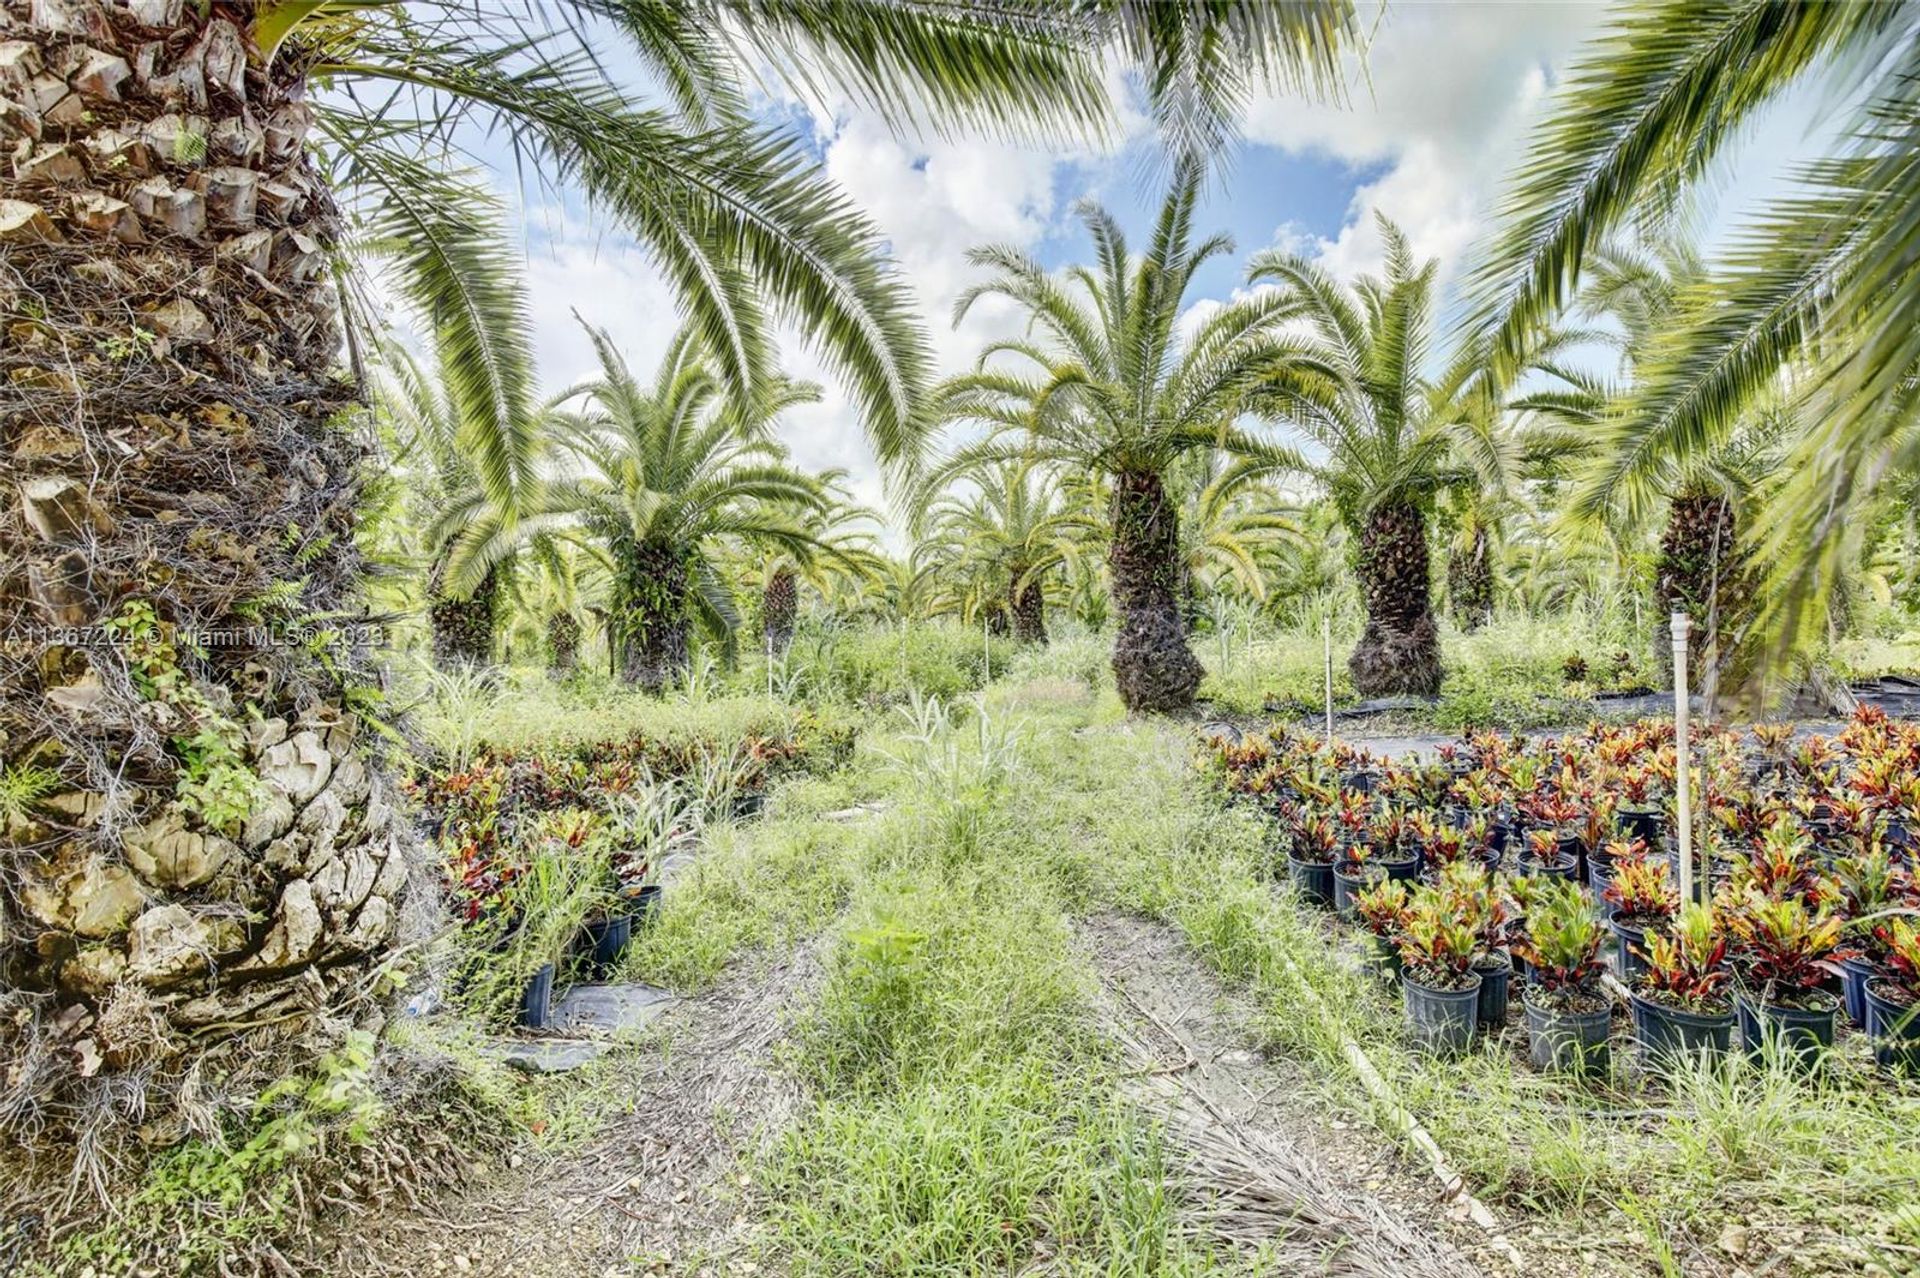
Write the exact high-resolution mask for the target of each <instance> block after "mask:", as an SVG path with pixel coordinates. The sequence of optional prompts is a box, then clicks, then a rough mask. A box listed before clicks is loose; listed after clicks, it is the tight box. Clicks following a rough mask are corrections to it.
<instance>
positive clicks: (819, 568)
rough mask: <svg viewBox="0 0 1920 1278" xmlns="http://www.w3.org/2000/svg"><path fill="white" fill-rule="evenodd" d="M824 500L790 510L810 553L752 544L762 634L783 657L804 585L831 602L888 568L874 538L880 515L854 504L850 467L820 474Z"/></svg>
mask: <svg viewBox="0 0 1920 1278" xmlns="http://www.w3.org/2000/svg"><path fill="white" fill-rule="evenodd" d="M816 478H817V479H818V481H819V484H820V488H821V492H822V504H821V505H818V506H815V505H812V504H806V505H802V506H798V507H795V508H794V509H793V510H792V511H790V512H789V514H790V515H791V516H792V517H793V519H794V520H795V521H796V522H797V523H798V524H799V526H800V528H801V529H802V530H803V531H804V532H805V533H806V535H807V537H808V538H809V539H810V541H811V542H812V546H811V547H810V548H809V549H808V552H807V553H805V554H795V553H793V552H791V551H788V550H783V549H779V548H773V549H772V553H770V554H769V553H766V549H767V548H765V547H763V546H759V545H752V544H749V545H748V546H746V548H745V551H746V553H747V554H748V555H749V556H750V557H751V562H752V564H753V568H752V573H751V575H752V577H753V583H752V584H753V585H754V587H755V589H756V590H757V591H758V592H759V595H760V640H761V643H762V644H763V645H764V646H765V651H766V652H767V654H768V655H770V656H774V657H779V656H782V655H784V654H785V653H786V651H787V649H788V647H790V646H791V645H792V643H793V632H794V626H795V624H796V622H797V620H798V617H799V611H800V588H801V586H803V585H805V586H810V587H811V588H812V589H813V590H814V591H815V592H816V593H818V594H819V595H820V596H821V597H822V598H824V599H826V600H828V601H829V603H831V602H832V601H833V600H834V599H836V598H837V597H838V596H840V595H841V594H842V593H857V592H858V591H859V589H860V588H861V587H862V586H864V585H866V584H867V583H869V582H871V581H873V580H875V579H876V578H878V577H879V576H880V575H882V574H883V573H884V572H885V567H884V560H883V559H882V557H881V554H880V551H879V548H878V545H877V543H876V541H875V539H874V534H873V528H874V527H875V526H876V525H878V524H879V522H880V517H879V515H878V514H876V513H875V512H874V511H872V510H869V509H868V508H867V507H865V506H861V505H857V504H855V503H854V502H853V501H852V500H851V498H850V497H849V496H848V494H847V490H846V478H847V475H846V472H845V471H844V470H829V471H825V472H823V473H822V474H820V475H819V476H817V477H816Z"/></svg>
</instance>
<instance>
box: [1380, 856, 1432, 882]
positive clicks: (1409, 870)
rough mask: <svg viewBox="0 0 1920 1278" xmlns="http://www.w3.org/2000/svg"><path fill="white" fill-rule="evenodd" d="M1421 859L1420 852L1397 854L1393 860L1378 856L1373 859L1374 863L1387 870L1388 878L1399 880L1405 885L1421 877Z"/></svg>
mask: <svg viewBox="0 0 1920 1278" xmlns="http://www.w3.org/2000/svg"><path fill="white" fill-rule="evenodd" d="M1420 859H1421V858H1420V854H1419V853H1418V852H1414V853H1411V854H1409V853H1406V852H1396V853H1394V854H1393V858H1392V859H1391V860H1389V859H1387V858H1386V857H1383V856H1376V857H1375V858H1374V859H1373V863H1374V864H1375V865H1377V866H1379V867H1380V868H1381V869H1383V870H1385V871H1386V872H1387V877H1388V878H1390V879H1399V880H1400V881H1401V882H1403V883H1411V882H1413V881H1414V880H1415V879H1417V878H1419V877H1420Z"/></svg>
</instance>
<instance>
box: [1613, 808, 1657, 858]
mask: <svg viewBox="0 0 1920 1278" xmlns="http://www.w3.org/2000/svg"><path fill="white" fill-rule="evenodd" d="M1616 819H1617V820H1618V821H1619V823H1620V828H1621V829H1622V830H1624V831H1626V834H1627V837H1628V838H1630V839H1639V840H1640V841H1641V842H1642V843H1645V844H1646V845H1647V846H1648V847H1649V848H1656V849H1657V848H1658V847H1659V846H1660V840H1661V838H1662V836H1664V835H1665V834H1666V831H1667V814H1666V813H1664V812H1662V811H1661V810H1660V809H1659V808H1655V807H1645V808H1621V809H1620V810H1619V812H1618V813H1617V814H1616Z"/></svg>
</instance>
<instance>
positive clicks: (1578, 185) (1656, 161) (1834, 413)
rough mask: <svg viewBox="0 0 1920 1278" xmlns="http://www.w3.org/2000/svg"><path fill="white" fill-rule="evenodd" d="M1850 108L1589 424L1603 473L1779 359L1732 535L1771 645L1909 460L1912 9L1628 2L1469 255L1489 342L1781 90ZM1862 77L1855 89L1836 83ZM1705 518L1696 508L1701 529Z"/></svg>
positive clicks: (1913, 301)
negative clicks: (1749, 564)
mask: <svg viewBox="0 0 1920 1278" xmlns="http://www.w3.org/2000/svg"><path fill="white" fill-rule="evenodd" d="M1821 78H1830V79H1831V82H1832V83H1833V85H1834V86H1835V88H1836V89H1839V90H1844V95H1843V100H1849V101H1854V102H1857V103H1858V105H1857V106H1856V107H1854V108H1853V110H1854V111H1855V114H1854V116H1853V117H1852V118H1851V119H1850V120H1849V121H1848V128H1847V131H1846V134H1845V137H1844V139H1843V141H1842V142H1841V143H1840V145H1839V147H1838V149H1837V150H1836V151H1835V153H1834V154H1832V155H1831V156H1829V157H1827V158H1825V159H1824V160H1822V161H1821V162H1819V163H1817V164H1815V165H1813V166H1811V168H1810V170H1809V171H1808V172H1807V173H1806V175H1805V177H1806V183H1805V186H1804V189H1803V190H1802V192H1800V193H1798V194H1795V195H1793V196H1791V197H1790V198H1788V199H1786V200H1783V201H1778V202H1776V203H1775V205H1774V206H1773V207H1772V208H1771V209H1770V210H1769V211H1768V212H1766V213H1765V214H1764V215H1762V216H1760V217H1758V218H1757V219H1755V221H1754V222H1753V223H1752V225H1751V227H1750V228H1749V231H1748V233H1747V234H1746V235H1745V236H1744V237H1743V238H1742V240H1741V242H1740V243H1739V244H1738V246H1737V247H1736V249H1735V250H1734V251H1733V253H1732V254H1731V255H1730V258H1729V260H1728V261H1727V262H1726V263H1725V265H1724V266H1723V268H1722V269H1721V270H1719V271H1718V272H1716V273H1715V274H1713V275H1712V276H1711V277H1710V278H1707V279H1704V280H1702V281H1701V282H1700V283H1699V284H1698V286H1696V287H1695V288H1692V289H1689V290H1688V291H1687V293H1686V295H1685V296H1683V297H1682V298H1681V299H1680V307H1679V311H1678V313H1677V318H1676V322H1675V323H1673V324H1672V325H1670V326H1669V328H1668V329H1667V331H1666V332H1665V333H1663V334H1662V336H1661V339H1660V341H1659V342H1658V343H1657V345H1656V347H1655V348H1654V350H1653V351H1651V352H1650V358H1649V359H1647V360H1646V361H1645V363H1644V365H1643V367H1642V369H1641V385H1640V387H1639V388H1638V390H1637V391H1636V393H1635V395H1634V396H1633V399H1632V402H1631V406H1630V408H1629V410H1628V411H1625V412H1621V413H1618V414H1616V415H1614V416H1613V417H1612V418H1611V419H1610V421H1609V423H1608V427H1607V436H1608V446H1607V449H1606V452H1607V454H1608V460H1607V461H1606V463H1605V465H1604V469H1603V471H1602V472H1601V473H1600V476H1599V477H1598V478H1597V479H1596V483H1597V484H1600V485H1602V486H1605V485H1612V484H1623V483H1628V482H1630V481H1631V480H1632V479H1633V478H1634V477H1635V476H1636V475H1637V474H1639V473H1640V472H1641V471H1642V470H1643V469H1644V468H1653V469H1659V468H1661V467H1663V466H1666V465H1668V464H1670V463H1671V462H1672V461H1674V460H1676V459H1682V458H1685V457H1687V456H1691V455H1694V454H1705V453H1708V452H1710V451H1711V450H1712V449H1713V448H1714V447H1716V446H1717V445H1718V444H1719V443H1721V442H1722V441H1724V440H1726V439H1728V438H1729V437H1731V436H1733V435H1734V434H1736V433H1737V432H1739V431H1740V430H1741V429H1743V423H1744V422H1745V421H1746V420H1747V418H1748V410H1749V409H1751V408H1753V407H1754V406H1755V405H1756V404H1759V403H1761V402H1762V401H1764V400H1765V399H1766V398H1767V397H1768V396H1769V395H1771V394H1772V393H1774V391H1775V390H1776V389H1777V385H1778V381H1779V379H1780V377H1781V376H1782V374H1783V371H1784V370H1786V369H1788V368H1789V367H1790V366H1791V365H1793V364H1794V363H1795V362H1796V361H1803V362H1804V364H1805V368H1804V369H1803V370H1802V371H1801V372H1800V373H1799V375H1798V378H1797V380H1798V382H1799V383H1800V385H1802V386H1803V387H1805V388H1806V390H1807V392H1808V395H1809V398H1810V400H1811V402H1812V403H1813V408H1812V410H1811V411H1810V412H1809V413H1808V419H1809V420H1810V421H1813V422H1817V423H1818V425H1817V426H1816V427H1814V428H1813V429H1811V430H1809V431H1808V432H1806V433H1805V434H1804V435H1803V436H1802V437H1801V438H1800V439H1799V440H1798V441H1797V442H1796V443H1795V445H1794V447H1793V448H1792V450H1791V451H1790V453H1789V455H1788V459H1787V462H1786V470H1787V471H1788V473H1789V474H1790V482H1788V483H1786V484H1784V485H1782V487H1781V490H1780V492H1779V494H1778V495H1777V496H1776V498H1775V499H1774V500H1773V501H1772V502H1770V503H1769V506H1768V511H1767V514H1766V517H1765V519H1764V520H1763V521H1761V523H1760V525H1759V526H1758V527H1757V528H1756V531H1755V532H1754V533H1753V534H1752V536H1751V537H1750V541H1751V543H1752V548H1753V550H1754V554H1753V556H1752V557H1753V559H1754V561H1755V562H1758V563H1763V564H1766V565H1768V569H1767V578H1768V581H1769V583H1770V588H1769V589H1768V590H1767V591H1766V592H1765V593H1764V595H1763V603H1764V604H1765V605H1766V606H1767V608H1768V620H1769V621H1770V622H1771V629H1772V630H1773V634H1774V637H1775V639H1776V644H1775V648H1774V651H1775V653H1776V654H1777V655H1778V654H1784V653H1785V652H1786V651H1787V650H1788V649H1790V648H1791V647H1792V646H1793V645H1794V644H1795V643H1796V642H1797V641H1798V640H1799V639H1800V638H1801V637H1802V636H1803V634H1804V633H1805V632H1806V631H1807V629H1808V627H1809V626H1810V624H1812V623H1816V622H1818V621H1819V620H1820V619H1821V611H1822V610H1821V608H1820V607H1819V604H1820V603H1821V601H1822V600H1823V598H1824V597H1825V595H1826V594H1827V593H1828V592H1829V591H1830V590H1831V589H1832V588H1833V586H1834V585H1835V584H1837V583H1838V581H1839V580H1840V576H1841V573H1842V571H1843V569H1844V565H1845V564H1846V563H1847V562H1848V561H1849V559H1850V557H1851V556H1852V555H1853V553H1854V552H1855V551H1856V550H1857V549H1858V533H1859V531H1860V530H1861V529H1862V528H1863V527H1864V525H1865V522H1866V521H1864V520H1862V519H1860V518H1858V517H1857V516H1858V509H1859V506H1860V503H1862V502H1863V501H1865V500H1867V499H1868V498H1870V497H1871V494H1872V491H1873V489H1874V487H1875V485H1876V484H1878V483H1881V482H1884V481H1885V480H1886V479H1887V478H1888V477H1891V476H1897V475H1901V474H1904V473H1908V472H1911V471H1913V470H1914V469H1915V468H1916V466H1920V389H1916V387H1920V378H1917V377H1916V373H1920V331H1917V330H1916V328H1915V326H1914V324H1913V323H1912V316H1913V315H1914V313H1915V312H1916V310H1920V271H1916V269H1915V267H1916V266H1917V265H1920V237H1916V236H1915V234H1914V226H1915V219H1916V217H1920V212H1917V210H1920V165H1916V164H1915V163H1914V162H1913V156H1914V154H1915V146H1914V142H1915V139H1916V137H1917V136H1920V12H1916V11H1915V9H1914V8H1913V7H1912V6H1910V5H1898V4H1779V3H1772V2H1770V0H1641V2H1639V3H1635V4H1631V5H1628V6H1626V7H1624V8H1623V9H1622V10H1621V11H1620V12H1619V14H1618V16H1617V17H1616V19H1615V21H1614V23H1613V26H1612V29H1611V30H1609V31H1608V32H1607V33H1606V34H1605V35H1603V36H1602V37H1600V38H1598V40H1597V41H1596V42H1595V44H1594V45H1593V46H1592V48H1591V51H1590V52H1589V53H1588V55H1587V56H1586V57H1585V58H1583V59H1582V60H1581V61H1580V62H1579V64H1578V65H1577V66H1576V67H1575V69H1574V72H1573V74H1572V75H1571V76H1569V77H1568V79H1567V81H1566V82H1565V83H1564V84H1563V86H1562V87H1561V90H1560V92H1559V95H1558V97H1557V99H1556V101H1555V104H1554V107H1553V109H1552V111H1551V112H1550V113H1549V115H1548V117H1547V118H1546V120H1544V121H1543V123H1542V124H1541V126H1540V127H1539V129H1538V131H1537V132H1536V135H1535V140H1534V143H1533V146H1532V148H1531V149H1530V151H1529V154H1528V157H1527V160H1526V162H1525V164H1524V165H1523V167H1522V168H1521V170H1520V172H1519V173H1518V175H1517V177H1516V179H1515V181H1514V183H1513V186H1512V189H1511V191H1510V193H1509V196H1508V201H1507V208H1506V216H1505V217H1504V218H1503V227H1502V230H1501V232H1500V235H1499V237H1498V239H1497V240H1496V242H1495V244H1494V246H1493V248H1492V251H1491V252H1490V253H1489V254H1488V256H1487V258H1486V260H1485V261H1484V262H1483V263H1482V264H1481V267H1480V270H1479V273H1478V287H1479V292H1480V309H1481V316H1482V319H1483V322H1484V325H1485V328H1486V330H1487V331H1488V332H1490V333H1491V334H1492V335H1493V338H1494V341H1495V350H1496V353H1498V354H1500V355H1502V356H1510V355H1511V353H1512V351H1513V350H1514V348H1515V343H1516V339H1517V338H1518V337H1519V336H1520V335H1522V334H1524V333H1525V332H1527V331H1528V330H1529V328H1531V327H1532V326H1534V325H1536V324H1537V323H1539V322H1540V321H1541V320H1543V319H1545V318H1548V317H1550V316H1551V314H1552V313H1553V312H1554V311H1556V310H1557V309H1559V308H1561V307H1563V306H1565V305H1566V304H1568V302H1569V301H1570V300H1571V299H1572V298H1573V296H1574V294H1575V292H1576V290H1577V289H1578V287H1579V285H1580V281H1581V279H1582V278H1583V276H1584V275H1585V274H1586V268H1587V266H1588V263H1589V262H1590V261H1591V260H1592V258H1593V256H1594V252H1595V250H1596V249H1597V248H1598V247H1599V246H1601V245H1602V244H1604V243H1605V242H1606V240H1607V239H1608V238H1609V237H1610V236H1612V235H1614V234H1615V233H1616V232H1617V231H1619V230H1621V229H1623V228H1624V227H1625V226H1626V225H1627V224H1628V223H1629V222H1630V221H1632V220H1636V219H1640V218H1642V217H1643V216H1644V214H1645V212H1646V210H1648V209H1649V208H1652V209H1656V210H1657V209H1660V208H1662V207H1665V206H1667V205H1670V204H1671V203H1672V202H1674V201H1675V200H1676V199H1677V198H1678V197H1680V196H1681V195H1683V194H1684V193H1685V192H1686V191H1687V189H1688V188H1689V187H1691V186H1692V185H1693V184H1695V183H1696V182H1697V181H1698V179H1699V178H1700V177H1701V175H1702V174H1704V173H1705V172H1707V171H1708V169H1709V168H1710V167H1711V165H1712V163H1713V161H1714V160H1715V158H1716V157H1717V156H1718V155H1719V154H1720V153H1721V152H1722V150H1723V149H1724V148H1725V146H1726V145H1727V144H1728V142H1729V140H1731V139H1733V138H1736V137H1738V136H1740V135H1741V133H1742V128H1743V126H1744V125H1745V124H1746V123H1747V122H1748V121H1750V120H1751V119H1752V118H1753V117H1754V115H1755V114H1756V113H1757V112H1758V111H1760V110H1762V109H1764V108H1765V107H1766V106H1767V105H1769V104H1770V103H1772V102H1774V101H1776V100H1778V99H1779V98H1780V97H1781V96H1782V95H1783V94H1784V93H1786V92H1787V91H1788V90H1789V89H1792V88H1793V87H1795V86H1797V85H1800V84H1802V83H1805V82H1808V81H1810V80H1815V79H1821ZM1863 88H1864V90H1865V91H1864V92H1859V90H1861V89H1863ZM1717 522H1718V521H1714V523H1715V525H1716V526H1717Z"/></svg>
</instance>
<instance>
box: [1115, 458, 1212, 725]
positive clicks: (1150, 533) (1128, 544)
mask: <svg viewBox="0 0 1920 1278" xmlns="http://www.w3.org/2000/svg"><path fill="white" fill-rule="evenodd" d="M1111 514H1112V521H1113V536H1112V540H1111V541H1110V543H1109V545H1108V547H1107V568H1108V572H1109V574H1110V576H1111V577H1112V581H1113V601H1114V606H1115V608H1116V609H1117V610H1118V611H1119V613H1120V630H1119V633H1118V634H1116V635H1115V636H1114V640H1113V677H1114V682H1115V684H1116V685H1117V686H1118V688H1119V690H1120V699H1121V701H1122V702H1124V703H1125V704H1126V707H1127V709H1129V710H1133V711H1141V712H1148V713H1166V712H1169V711H1177V710H1184V709H1186V708H1187V707H1189V706H1191V705H1192V704H1193V696H1194V693H1195V692H1197V691H1198V690H1199V688H1200V675H1201V669H1200V662H1199V660H1198V659H1197V658H1196V657H1195V656H1194V655H1193V650H1192V649H1191V648H1189V647H1187V625H1186V618H1185V617H1184V616H1183V615H1182V612H1181V607H1180V598H1179V595H1178V593H1177V589H1178V585H1179V576H1180V530H1179V516H1178V515H1177V514H1176V513H1175V511H1174V509H1173V506H1172V505H1171V504H1169V503H1168V501H1167V493H1166V489H1165V488H1164V487H1162V485H1161V483H1160V476H1158V475H1156V474H1154V473H1152V472H1151V471H1122V472H1120V473H1119V474H1117V475H1115V476H1114V479H1113V504H1112V507H1111Z"/></svg>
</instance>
